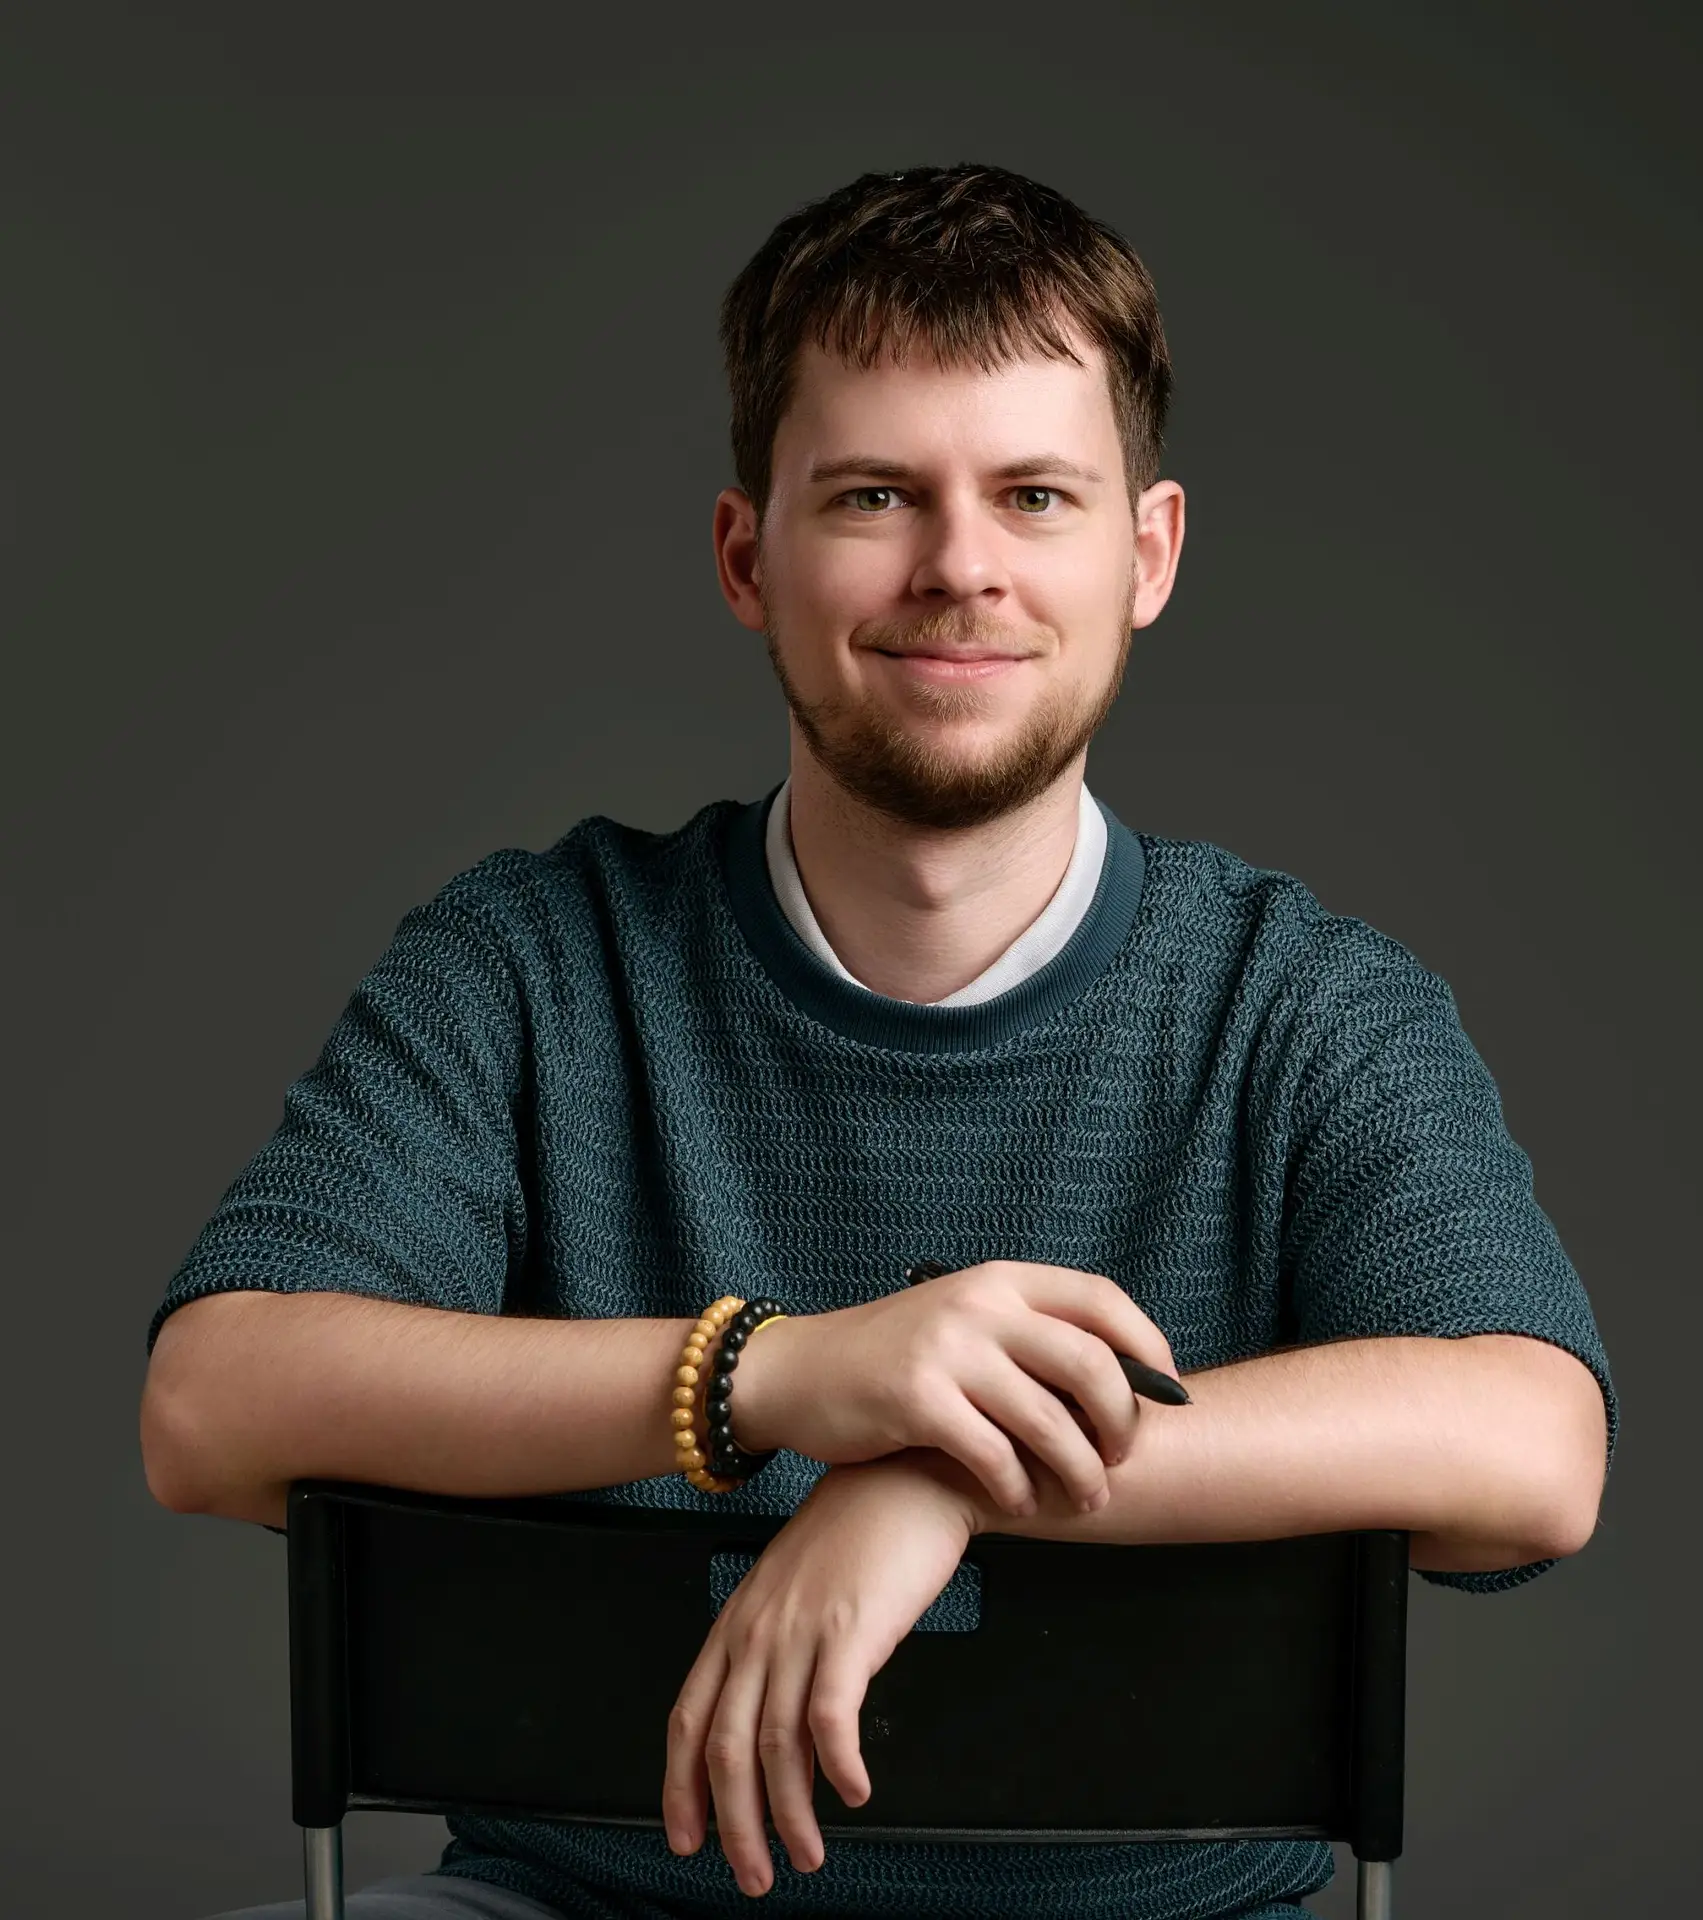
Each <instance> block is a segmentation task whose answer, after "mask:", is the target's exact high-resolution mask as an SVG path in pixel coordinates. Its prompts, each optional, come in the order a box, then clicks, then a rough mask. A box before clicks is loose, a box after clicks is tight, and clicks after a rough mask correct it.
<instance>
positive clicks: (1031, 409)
mask: <svg viewBox="0 0 1703 1920" xmlns="http://www.w3.org/2000/svg"><path fill="white" fill-rule="evenodd" d="M1071 346H1072V348H1073V350H1074V351H1075V352H1076V353H1077V354H1078V355H1079V356H1080V364H1078V362H1076V361H1072V360H1067V359H1061V358H1058V357H1056V356H1049V355H1047V354H1046V353H1044V352H1043V351H1042V350H1041V349H1039V348H1029V347H1026V346H1025V347H1021V348H1019V350H1018V351H1017V352H1015V353H1014V354H1012V356H1011V357H1010V358H1008V359H1006V360H1004V361H1002V362H1000V363H999V364H997V365H995V366H993V367H991V368H984V367H982V366H981V365H980V364H978V363H977V362H976V361H975V360H974V359H971V360H968V361H966V362H964V363H961V364H960V363H958V362H946V363H942V362H941V361H940V360H939V359H937V358H936V357H935V355H934V354H933V353H932V352H930V351H928V349H927V348H926V347H923V346H914V347H912V348H911V349H910V351H909V352H907V353H906V354H904V356H903V357H900V356H899V355H898V354H896V353H894V352H891V351H887V352H883V353H882V354H881V355H880V356H879V357H878V358H877V359H876V361H875V362H874V364H873V365H872V366H870V367H867V368H865V367H860V366H858V365H856V364H855V363H854V362H852V361H849V360H847V359H844V358H842V357H840V356H839V355H838V354H833V353H829V352H826V351H824V349H823V348H821V347H820V346H818V345H817V343H816V342H815V341H814V340H809V341H806V342H804V343H803V344H802V345H801V346H800V348H799V352H798V359H797V362H796V363H795V366H794V369H793V380H792V394H791V399H790V404H789V405H788V407H787V413H786V417H785V418H783V420H782V421H781V423H780V437H781V438H783V439H786V440H790V441H792V442H793V444H794V447H795V449H796V450H798V451H803V449H802V448H801V447H799V445H798V443H799V441H800V440H801V439H804V440H809V441H811V442H812V443H814V442H816V441H818V440H819V439H820V437H821V435H822V434H823V433H824V432H827V433H829V434H830V435H831V434H832V433H833V432H834V431H835V430H836V428H837V427H838V426H839V424H840V423H842V422H844V423H846V424H848V425H849V424H850V423H851V422H852V421H854V420H855V419H857V418H859V417H862V418H866V419H867V418H868V417H869V416H870V415H872V414H880V415H883V416H888V417H890V418H891V419H892V420H893V421H894V423H895V424H898V423H900V422H903V421H905V420H917V421H918V423H919V424H920V423H921V420H922V419H924V418H926V417H928V416H930V415H932V413H933V411H934V407H935V405H936V404H938V405H939V406H940V407H941V408H942V409H943V410H944V411H945V412H948V413H952V414H959V413H962V412H963V411H965V410H968V411H969V412H970V413H972V414H974V415H975V416H977V417H981V418H986V419H988V420H989V421H990V422H997V420H998V419H999V417H1000V415H1002V414H1005V413H1008V412H1009V413H1010V414H1011V415H1012V417H1013V424H1014V426H1015V425H1016V424H1018V422H1019V421H1030V420H1033V418H1034V417H1035V415H1036V414H1038V413H1044V414H1046V415H1048V416H1051V417H1053V418H1055V419H1057V420H1058V421H1059V422H1060V424H1061V425H1069V426H1072V427H1074V428H1075V430H1076V431H1077V433H1078V434H1081V433H1088V434H1090V435H1092V436H1094V437H1099V436H1100V435H1101V434H1103V433H1108V432H1109V433H1115V423H1114V422H1113V420H1112V413H1111V401H1110V393H1109V391H1108V387H1107V383H1106V373H1105V360H1104V356H1103V355H1102V353H1101V352H1100V349H1099V348H1098V347H1097V346H1095V345H1094V344H1093V343H1092V342H1091V341H1085V340H1081V339H1073V340H1072V341H1071ZM919 409H920V410H921V411H920V413H919ZM789 427H790V429H791V431H790V432H789V431H788V429H789Z"/></svg>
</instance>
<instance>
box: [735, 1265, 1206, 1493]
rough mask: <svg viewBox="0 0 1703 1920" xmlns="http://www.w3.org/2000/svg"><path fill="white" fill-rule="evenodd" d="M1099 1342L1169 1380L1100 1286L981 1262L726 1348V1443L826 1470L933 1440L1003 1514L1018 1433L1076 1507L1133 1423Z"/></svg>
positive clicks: (1014, 1471) (1102, 1483) (1017, 1467)
mask: <svg viewBox="0 0 1703 1920" xmlns="http://www.w3.org/2000/svg"><path fill="white" fill-rule="evenodd" d="M1114 1350H1115V1352H1116V1353H1125V1354H1128V1355H1130V1356H1131V1357H1132V1358H1134V1359H1137V1360H1144V1361H1145V1362H1146V1363H1147V1364H1148V1365H1149V1366H1151V1367H1157V1368H1158V1369H1159V1370H1160V1372H1162V1373H1168V1374H1170V1375H1172V1376H1173V1378H1174V1377H1175V1375H1176V1363H1175V1361H1174V1360H1173V1359H1172V1357H1171V1347H1170V1343H1169V1341H1167V1340H1166V1338H1165V1336H1164V1334H1163V1333H1162V1332H1161V1331H1160V1330H1159V1328H1158V1327H1157V1326H1156V1325H1155V1324H1154V1322H1153V1321H1152V1320H1150V1319H1149V1318H1148V1316H1147V1315H1146V1314H1145V1313H1143V1312H1142V1310H1141V1308H1140V1307H1138V1306H1137V1305H1136V1304H1135V1302H1134V1301H1133V1300H1131V1299H1130V1297H1129V1295H1128V1294H1127V1293H1125V1292H1124V1291H1123V1289H1122V1288H1121V1287H1119V1286H1118V1285H1117V1284H1116V1283H1115V1282H1113V1281H1111V1280H1108V1279H1106V1278H1105V1277H1104V1276H1103V1275H1101V1274H1097V1273H1083V1272H1080V1271H1079V1270H1078V1269H1076V1268H1075V1267H1053V1266H1043V1265H1041V1264H1039V1263H1038V1262H1035V1261H1028V1260H987V1261H983V1262H982V1263H981V1264H980V1265H977V1266H973V1267H965V1268H963V1269H962V1270H961V1271H959V1272H957V1273H948V1274H942V1275H941V1276H939V1277H938V1278H937V1279H933V1280H924V1281H920V1282H919V1283H918V1284H917V1285H915V1286H911V1287H906V1288H905V1289H903V1291H901V1292H897V1293H890V1294H884V1295H883V1296H882V1297H881V1298H880V1299H879V1300H870V1301H866V1302H864V1303H863V1304H862V1305H860V1306H854V1307H841V1308H839V1309H838V1310H837V1311H835V1312H832V1313H816V1314H799V1315H793V1316H791V1317H789V1318H787V1319H785V1320H781V1321H778V1322H776V1323H775V1324H774V1325H773V1326H770V1327H766V1328H765V1329H764V1330H763V1332H762V1333H760V1334H758V1335H756V1336H755V1337H753V1338H752V1339H751V1340H750V1341H749V1342H748V1343H747V1345H746V1347H745V1350H744V1352H743V1353H741V1355H740V1357H739V1370H738V1371H739V1382H738V1384H737V1385H736V1387H735V1389H734V1394H733V1433H734V1438H735V1439H736V1440H738V1441H739V1442H740V1443H741V1444H742V1445H743V1446H746V1447H748V1448H751V1449H752V1450H753V1451H756V1450H760V1449H763V1448H767V1447H772V1446H783V1447H790V1448H792V1449H793V1450H794V1451H795V1452H798V1453H802V1454H805V1455H807V1456H808V1457H809V1458H810V1459H813V1460H821V1461H825V1462H826V1463H827V1464H828V1465H829V1466H842V1465H845V1466H851V1465H855V1464H857V1463H858V1462H860V1461H865V1460H876V1459H879V1458H881V1457H882V1456H883V1455H886V1454H889V1453H896V1452H899V1451H900V1450H901V1449H903V1448H906V1447H935V1448H938V1449H939V1450H940V1451H941V1452H943V1453H947V1454H950V1455H951V1456H952V1457H953V1458H954V1459H956V1460H959V1461H961V1462H962V1463H963V1465H964V1466H965V1467H967V1468H968V1469H969V1471H970V1472H971V1473H973V1474H974V1475H975V1476H976V1478H977V1479H978V1480H979V1481H980V1482H981V1483H982V1484H983V1485H984V1486H985V1487H986V1488H987V1490H988V1492H989V1494H990V1495H991V1496H992V1497H993V1499H994V1501H995V1502H996V1504H997V1505H998V1506H999V1507H1001V1508H1002V1509H1003V1510H1004V1511H1005V1512H1007V1513H1011V1514H1020V1513H1023V1512H1025V1511H1028V1510H1029V1508H1028V1504H1027V1503H1028V1502H1030V1501H1031V1500H1032V1499H1033V1497H1034V1487H1033V1485H1032V1483H1031V1481H1030V1477H1029V1473H1028V1471H1027V1470H1026V1469H1025V1467H1024V1465H1023V1462H1022V1460H1021V1458H1020V1457H1019V1455H1018V1452H1017V1447H1016V1445H1014V1444H1013V1443H1014V1442H1021V1443H1022V1444H1023V1445H1024V1446H1025V1447H1027V1448H1028V1449H1029V1450H1030V1451H1031V1452H1032V1453H1033V1454H1034V1455H1035V1456H1036V1458H1037V1459H1038V1460H1040V1461H1041V1462H1043V1463H1044V1464H1045V1465H1046V1466H1048V1467H1050V1468H1051V1469H1052V1471H1053V1472H1054V1473H1055V1474H1057V1476H1058V1478H1059V1480H1060V1481H1061V1482H1062V1484H1063V1486H1064V1488H1065V1490H1066V1492H1067V1493H1068V1494H1069V1495H1070V1496H1071V1497H1072V1498H1073V1499H1074V1500H1075V1502H1076V1503H1077V1504H1078V1505H1079V1506H1081V1507H1082V1508H1083V1510H1084V1511H1087V1510H1088V1507H1089V1505H1090V1504H1095V1503H1098V1504H1103V1501H1102V1500H1099V1498H1098V1497H1099V1496H1102V1495H1104V1494H1106V1493H1107V1492H1108V1491H1109V1489H1108V1488H1107V1485H1106V1468H1107V1467H1108V1466H1115V1465H1116V1464H1117V1463H1118V1462H1119V1461H1120V1460H1122V1459H1123V1458H1124V1456H1125V1455H1126V1454H1127V1453H1128V1451H1129V1449H1130V1448H1131V1446H1133V1444H1134V1442H1135V1428H1136V1422H1137V1421H1138V1420H1139V1419H1140V1418H1141V1408H1140V1404H1139V1403H1138V1402H1137V1400H1136V1399H1135V1397H1134V1396H1133V1395H1132V1394H1131V1392H1130V1388H1129V1382H1128V1381H1127V1380H1126V1379H1125V1378H1124V1374H1123V1370H1122V1369H1121V1368H1120V1367H1119V1365H1118V1363H1117V1360H1116V1358H1115V1353H1114ZM742 1390H743V1393H744V1395H745V1396H746V1398H745V1412H746V1416H747V1417H746V1419H743V1420H742V1419H741V1417H740V1415H741V1405H740V1403H741V1396H742ZM1061 1394H1068V1395H1069V1396H1070V1398H1071V1399H1072V1400H1074V1401H1075V1402H1076V1406H1077V1408H1080V1409H1081V1410H1082V1412H1081V1415H1079V1414H1078V1413H1077V1411H1076V1408H1073V1407H1071V1406H1070V1405H1069V1404H1067V1402H1066V1401H1065V1400H1063V1399H1061V1398H1060V1397H1059V1396H1060V1395H1061ZM1082 1416H1086V1418H1085V1419H1084V1418H1083V1417H1082ZM1096 1436H1097V1439H1098V1447H1097V1448H1096V1444H1095V1440H1096Z"/></svg>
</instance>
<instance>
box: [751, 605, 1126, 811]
mask: <svg viewBox="0 0 1703 1920" xmlns="http://www.w3.org/2000/svg"><path fill="white" fill-rule="evenodd" d="M1010 637H1011V636H1010V629H1009V628H1004V627H996V626H993V625H991V624H989V623H987V622H978V621H977V620H976V619H975V618H974V617H973V616H971V615H966V614H965V613H964V612H962V611H961V610H960V609H958V608H950V609H947V610H945V611H944V612H942V613H939V614H930V615H928V616H926V617H925V618H924V619H921V620H915V621H912V622H910V623H909V624H904V625H901V624H899V623H897V622H871V623H870V624H869V625H868V626H866V627H864V628H862V629H860V630H859V633H858V635H857V638H858V640H859V642H860V643H861V644H862V645H864V646H873V647H882V646H892V647H894V648H902V647H910V648H914V649H917V650H921V651H926V650H927V649H928V647H929V646H930V645H939V644H942V643H945V644H948V645H951V646H974V645H976V644H977V643H978V642H981V643H984V644H987V645H990V646H991V645H1000V644H1006V643H1008V642H1009V640H1010ZM763 639H764V642H765V644H766V645H767V647H768V652H769V662H770V664H771V665H772V666H773V668H774V670H775V678H776V679H777V680H778V681H779V682H780V686H781V692H782V693H783V694H784V695H785V696H786V703H787V706H788V707H789V708H790V710H791V712H792V716H793V718H794V719H795V720H796V721H797V722H798V730H799V732H800V733H802V734H803V736H804V738H805V741H806V743H807V744H808V746H809V748H810V752H811V756H812V757H813V758H814V759H815V760H816V761H817V763H818V764H819V765H820V766H821V768H822V769H823V771H824V772H825V773H826V774H827V775H828V776H829V778H830V779H831V780H833V781H834V782H835V784H836V785H838V786H839V787H840V788H841V789H843V791H844V792H846V793H847V794H849V795H850V796H851V797H852V798H853V799H854V800H858V801H861V802H862V803H863V804H864V805H865V806H867V807H869V808H871V809H873V810H874V811H875V812H877V813H880V814H884V815H885V816H886V817H887V818H888V819H891V820H895V821H898V822H900V823H902V824H903V825H906V826H912V827H937V828H942V827H978V826H982V825H983V824H985V823H986V822H987V821H990V820H997V819H1000V818H1001V817H1002V816H1004V815H1005V814H1008V813H1012V812H1014V811H1016V810H1017V809H1018V808H1020V807H1024V806H1027V805H1028V804H1029V803H1030V802H1031V801H1033V800H1035V799H1037V798H1039V796H1040V795H1041V794H1043V793H1045V792H1046V791H1047V789H1048V788H1049V787H1051V786H1052V785H1053V784H1054V782H1055V781H1056V780H1057V779H1058V778H1059V776H1060V775H1061V774H1062V773H1063V772H1064V770H1065V769H1066V768H1067V767H1068V766H1070V764H1071V763H1072V762H1073V761H1074V760H1075V759H1076V757H1077V755H1078V754H1080V753H1081V752H1082V750H1083V749H1084V748H1085V747H1086V746H1087V745H1088V742H1089V741H1090V740H1091V739H1093V737H1094V735H1095V734H1096V733H1098V732H1099V730H1100V727H1101V725H1102V724H1103V723H1104V721H1105V718H1106V716H1107V714H1108V713H1110V712H1111V710H1112V705H1113V703H1114V702H1115V701H1116V699H1117V697H1118V691H1119V689H1120V688H1121V687H1122V685H1123V676H1124V667H1125V664H1126V663H1127V661H1128V659H1129V653H1130V647H1131V644H1132V642H1133V641H1134V639H1135V630H1134V628H1133V627H1130V626H1128V625H1127V624H1126V625H1125V626H1124V627H1123V638H1122V640H1121V642H1120V644H1119V647H1118V653H1117V658H1116V660H1115V661H1114V663H1113V666H1112V670H1111V673H1110V674H1109V675H1108V676H1107V679H1106V681H1105V683H1104V684H1103V685H1102V686H1100V687H1099V688H1088V689H1086V690H1081V689H1077V688H1074V687H1070V686H1065V685H1060V684H1057V683H1054V684H1052V685H1049V686H1048V687H1047V689H1046V690H1045V691H1044V692H1043V693H1042V694H1041V695H1040V697H1039V698H1038V699H1037V700H1036V701H1035V702H1034V704H1033V705H1032V706H1031V707H1030V708H1029V710H1028V711H1027V712H1026V713H1025V714H1024V715H1023V716H1022V718H1021V720H1020V721H1019V722H1018V723H1017V724H1016V726H1015V728H1014V729H1013V731H1012V732H1011V733H1010V735H1009V736H1008V737H1006V738H1004V739H1002V740H1000V741H999V742H998V744H997V745H996V746H994V747H992V748H990V749H988V750H987V751H985V752H983V753H979V754H970V753H967V752H960V751H954V750H952V749H951V748H947V749H946V750H942V749H941V748H939V747H937V746H936V745H935V744H934V742H933V741H932V739H930V737H929V736H928V734H927V733H926V732H925V731H924V730H922V729H921V728H918V727H915V726H913V725H907V723H906V720H905V717H904V713H903V711H902V710H901V709H900V708H899V707H897V706H896V705H895V704H892V703H889V702H887V701H883V700H881V699H880V698H878V697H872V698H869V699H866V700H860V699H858V698H857V697H856V696H855V695H853V696H848V697H846V698H839V697H836V696H833V695H828V696H825V697H824V698H823V699H820V700H806V699H805V698H804V697H803V695H802V694H801V693H800V692H799V690H798V688H797V687H796V686H795V685H794V683H793V682H792V680H791V679H790V678H789V676H788V674H787V670H786V665H785V663H784V661H783V660H782V658H781V652H780V647H779V644H778V643H777V641H776V638H775V634H774V630H773V627H772V625H771V623H770V622H769V620H768V618H767V617H766V614H765V619H764V623H763ZM900 698H901V699H903V700H906V701H913V702H914V703H915V704H916V705H917V706H918V707H919V708H921V709H923V710H924V711H925V712H927V713H928V714H930V715H932V716H934V717H936V718H939V719H942V720H947V721H950V720H954V719H957V718H960V717H965V716H970V715H974V714H978V713H981V712H983V711H985V709H986V704H987V699H988V695H987V694H986V693H985V692H984V691H983V690H982V688H981V687H979V686H978V685H977V684H976V683H975V682H973V681H970V682H964V683H961V684H958V685H949V684H942V683H930V682H927V681H917V682H914V683H912V684H911V685H909V686H908V687H907V688H906V689H905V691H904V693H903V694H902V695H901V696H900Z"/></svg>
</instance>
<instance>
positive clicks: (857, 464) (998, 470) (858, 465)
mask: <svg viewBox="0 0 1703 1920" xmlns="http://www.w3.org/2000/svg"><path fill="white" fill-rule="evenodd" d="M1033 473H1059V474H1064V475H1066V476H1067V477H1068V478H1070V479H1072V480H1090V481H1094V482H1096V483H1103V482H1104V480H1105V477H1106V476H1105V475H1104V474H1103V473H1099V472H1096V470H1095V469H1094V468H1093V467H1084V466H1081V465H1079V464H1078V463H1077V462H1076V461H1074V460H1067V459H1065V457H1064V456H1063V454H1058V453H1031V454H1025V455H1024V456H1023V458H1022V459H1020V460H1007V461H1006V462H1005V463H1004V465H1002V466H998V467H994V468H992V469H990V471H989V473H988V476H987V477H988V478H989V479H990V480H1021V479H1023V478H1024V477H1025V476H1026V475H1029V474H1033ZM807 477H808V479H809V481H810V483H811V485H815V484H816V483H817V482H818V481H822V480H850V479H854V478H862V479H866V480H916V479H919V478H920V477H921V474H920V471H919V469H917V468H916V467H908V466H906V465H905V464H904V462H903V461H900V460H884V459H883V458H882V457H881V456H880V455H879V454H874V453H852V454H847V455H846V457H845V458H844V459H843V460H818V461H817V462H816V464H815V465H814V466H813V467H812V468H811V469H810V472H809V475H808V476H807Z"/></svg>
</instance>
